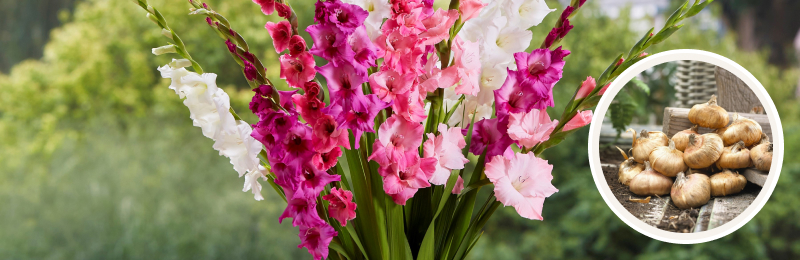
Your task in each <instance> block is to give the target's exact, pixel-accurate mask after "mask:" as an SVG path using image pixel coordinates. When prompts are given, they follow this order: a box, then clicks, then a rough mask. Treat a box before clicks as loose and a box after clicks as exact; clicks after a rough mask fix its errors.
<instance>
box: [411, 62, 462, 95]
mask: <svg viewBox="0 0 800 260" xmlns="http://www.w3.org/2000/svg"><path fill="white" fill-rule="evenodd" d="M437 63H439V56H436V55H431V56H430V58H428V60H427V61H426V62H425V65H424V66H423V67H422V73H421V74H419V77H417V79H418V82H419V83H420V84H419V86H418V87H419V88H420V90H421V91H424V92H433V91H435V90H436V89H438V88H448V87H450V86H452V85H455V84H456V82H457V81H458V78H457V77H458V73H457V72H456V73H454V71H449V72H448V73H443V72H442V70H441V69H439V68H437V67H436V64H437Z"/></svg>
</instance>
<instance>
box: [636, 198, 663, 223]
mask: <svg viewBox="0 0 800 260" xmlns="http://www.w3.org/2000/svg"><path fill="white" fill-rule="evenodd" d="M650 200H651V202H650V203H653V204H654V205H655V207H653V209H652V210H650V212H649V213H647V214H645V215H644V216H642V217H641V218H640V219H641V220H642V221H644V223H647V224H648V225H651V226H654V227H656V226H658V224H659V223H661V219H663V218H664V212H666V211H667V206H668V205H669V201H670V197H669V196H666V197H652V198H651V199H650Z"/></svg>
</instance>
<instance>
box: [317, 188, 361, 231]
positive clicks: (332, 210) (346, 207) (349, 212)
mask: <svg viewBox="0 0 800 260" xmlns="http://www.w3.org/2000/svg"><path fill="white" fill-rule="evenodd" d="M322 198H323V199H325V200H327V201H329V202H330V204H329V205H328V214H329V215H330V216H331V217H332V218H333V219H335V220H336V221H339V223H341V224H342V226H343V227H344V226H347V221H349V220H353V219H354V218H356V206H357V205H356V203H355V202H353V193H352V192H350V191H349V190H344V189H337V188H335V187H334V188H331V194H328V195H325V196H323V197H322Z"/></svg>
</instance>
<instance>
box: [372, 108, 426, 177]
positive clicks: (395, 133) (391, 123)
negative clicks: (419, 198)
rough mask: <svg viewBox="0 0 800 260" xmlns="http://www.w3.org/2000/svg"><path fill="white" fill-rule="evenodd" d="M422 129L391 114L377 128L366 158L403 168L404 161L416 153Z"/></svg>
mask: <svg viewBox="0 0 800 260" xmlns="http://www.w3.org/2000/svg"><path fill="white" fill-rule="evenodd" d="M423 131H424V129H423V127H422V125H421V124H419V123H415V122H411V121H408V120H406V119H405V118H402V117H400V116H398V115H396V114H395V115H392V117H389V119H386V122H383V124H381V127H380V128H379V129H378V140H377V141H376V142H375V143H374V144H373V145H372V146H373V148H372V155H370V156H369V158H368V159H369V160H374V161H375V162H377V163H378V164H380V165H381V166H384V167H386V166H389V165H392V164H397V165H398V166H399V167H398V168H399V169H405V168H406V167H407V165H406V162H407V161H408V160H409V159H410V158H412V157H413V156H414V155H417V148H418V147H419V145H420V143H421V142H422V132H423ZM417 156H418V155H417ZM427 180H428V179H425V181H426V182H427Z"/></svg>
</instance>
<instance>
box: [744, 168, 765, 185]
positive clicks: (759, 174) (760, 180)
mask: <svg viewBox="0 0 800 260" xmlns="http://www.w3.org/2000/svg"><path fill="white" fill-rule="evenodd" d="M740 173H741V174H742V175H744V177H745V178H747V180H748V181H750V182H752V183H753V184H755V185H758V186H761V187H764V183H766V182H767V174H769V173H768V172H763V171H759V170H757V169H754V168H747V169H744V170H743V171H741V172H740Z"/></svg>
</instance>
